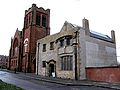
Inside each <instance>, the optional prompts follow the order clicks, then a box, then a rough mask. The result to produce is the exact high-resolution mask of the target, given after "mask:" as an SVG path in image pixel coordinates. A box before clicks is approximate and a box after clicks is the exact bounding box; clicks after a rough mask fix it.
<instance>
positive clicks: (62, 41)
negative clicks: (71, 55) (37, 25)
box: [60, 39, 64, 47]
mask: <svg viewBox="0 0 120 90" xmlns="http://www.w3.org/2000/svg"><path fill="white" fill-rule="evenodd" d="M63 46H64V39H62V40H60V47H63Z"/></svg>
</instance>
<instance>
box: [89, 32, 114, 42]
mask: <svg viewBox="0 0 120 90" xmlns="http://www.w3.org/2000/svg"><path fill="white" fill-rule="evenodd" d="M90 36H91V37H93V38H97V39H101V40H104V41H108V42H113V41H112V38H110V37H109V36H108V35H104V34H101V33H98V32H95V31H90Z"/></svg>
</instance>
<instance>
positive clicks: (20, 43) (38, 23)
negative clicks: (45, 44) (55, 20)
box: [8, 4, 50, 72]
mask: <svg viewBox="0 0 120 90" xmlns="http://www.w3.org/2000/svg"><path fill="white" fill-rule="evenodd" d="M49 23H50V9H47V10H45V9H44V8H42V7H37V6H36V4H32V7H31V8H29V9H28V10H25V17H24V26H23V30H22V31H19V30H18V29H17V30H16V32H15V35H14V37H13V38H12V39H11V47H10V51H9V61H8V62H9V63H8V68H9V69H10V70H14V69H17V70H18V71H23V72H35V69H36V57H35V53H36V42H37V40H38V39H41V38H43V37H45V36H47V35H49V34H50V24H49Z"/></svg>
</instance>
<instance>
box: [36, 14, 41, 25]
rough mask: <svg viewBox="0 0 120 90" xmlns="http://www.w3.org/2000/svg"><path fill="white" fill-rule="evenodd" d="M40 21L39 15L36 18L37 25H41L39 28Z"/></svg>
mask: <svg viewBox="0 0 120 90" xmlns="http://www.w3.org/2000/svg"><path fill="white" fill-rule="evenodd" d="M40 20H41V17H40V15H37V16H36V25H39V26H40Z"/></svg>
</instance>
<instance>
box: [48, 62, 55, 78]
mask: <svg viewBox="0 0 120 90" xmlns="http://www.w3.org/2000/svg"><path fill="white" fill-rule="evenodd" d="M48 67H49V70H48V72H49V77H56V61H54V60H50V61H49V64H48Z"/></svg>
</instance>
